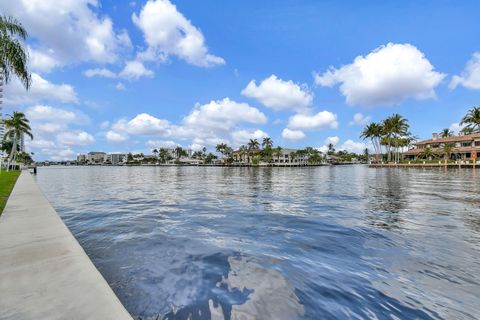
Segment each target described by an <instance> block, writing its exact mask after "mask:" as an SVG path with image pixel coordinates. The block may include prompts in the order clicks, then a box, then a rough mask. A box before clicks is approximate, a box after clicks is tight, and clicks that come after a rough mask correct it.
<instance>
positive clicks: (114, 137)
mask: <svg viewBox="0 0 480 320" xmlns="http://www.w3.org/2000/svg"><path fill="white" fill-rule="evenodd" d="M105 138H107V140H108V141H109V142H114V143H118V142H125V141H127V140H128V135H126V134H122V133H118V132H115V131H113V130H109V131H107V133H106V134H105Z"/></svg>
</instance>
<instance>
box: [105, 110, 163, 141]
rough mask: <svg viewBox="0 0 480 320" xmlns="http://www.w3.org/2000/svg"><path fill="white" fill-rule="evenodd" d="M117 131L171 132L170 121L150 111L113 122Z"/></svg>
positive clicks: (152, 133)
mask: <svg viewBox="0 0 480 320" xmlns="http://www.w3.org/2000/svg"><path fill="white" fill-rule="evenodd" d="M112 129H113V130H114V131H115V132H126V133H128V134H133V135H164V136H166V135H168V134H169V133H170V122H169V121H168V120H164V119H159V118H156V117H154V116H152V115H149V114H148V113H140V114H138V115H137V116H135V117H134V118H133V119H131V120H129V121H127V120H125V119H121V120H119V121H117V122H116V123H115V124H113V126H112Z"/></svg>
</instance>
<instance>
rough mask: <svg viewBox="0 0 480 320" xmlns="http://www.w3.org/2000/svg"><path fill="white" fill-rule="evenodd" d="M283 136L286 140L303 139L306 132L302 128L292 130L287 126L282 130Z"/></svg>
mask: <svg viewBox="0 0 480 320" xmlns="http://www.w3.org/2000/svg"><path fill="white" fill-rule="evenodd" d="M282 138H283V139H286V140H302V139H303V138H305V133H303V131H301V130H290V129H288V128H285V129H283V131H282Z"/></svg>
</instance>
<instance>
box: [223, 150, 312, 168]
mask: <svg viewBox="0 0 480 320" xmlns="http://www.w3.org/2000/svg"><path fill="white" fill-rule="evenodd" d="M260 151H261V150H253V151H245V150H241V149H239V150H235V151H233V153H232V158H233V164H236V165H248V164H251V163H253V162H254V159H255V157H256V155H257V154H259V153H260ZM308 160H309V156H308V154H306V153H301V152H298V150H297V149H287V148H282V149H279V151H277V152H276V153H274V154H273V155H272V157H271V160H270V162H269V164H273V165H291V166H305V165H308Z"/></svg>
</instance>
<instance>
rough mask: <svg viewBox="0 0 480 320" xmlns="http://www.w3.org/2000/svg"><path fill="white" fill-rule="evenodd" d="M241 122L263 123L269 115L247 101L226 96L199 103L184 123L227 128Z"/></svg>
mask: <svg viewBox="0 0 480 320" xmlns="http://www.w3.org/2000/svg"><path fill="white" fill-rule="evenodd" d="M239 122H247V123H254V124H263V123H266V122H267V117H266V116H265V114H263V112H261V111H260V110H258V109H257V108H254V107H251V106H249V105H248V104H247V103H239V102H235V101H233V100H230V99H229V98H225V99H223V100H216V101H215V100H214V101H210V102H209V103H207V104H204V105H197V106H196V107H195V108H194V109H193V110H192V112H190V114H189V115H187V116H186V117H185V118H184V119H183V123H184V124H185V125H188V126H198V127H208V128H225V129H226V130H229V129H230V128H233V127H234V126H235V124H236V123H239Z"/></svg>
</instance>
